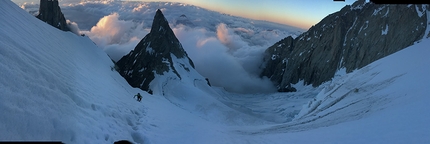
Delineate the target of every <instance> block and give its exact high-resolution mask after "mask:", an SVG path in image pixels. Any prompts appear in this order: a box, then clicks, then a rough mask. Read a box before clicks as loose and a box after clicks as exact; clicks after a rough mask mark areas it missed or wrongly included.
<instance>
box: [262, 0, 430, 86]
mask: <svg viewBox="0 0 430 144" xmlns="http://www.w3.org/2000/svg"><path fill="white" fill-rule="evenodd" d="M428 10H429V6H428V5H387V4H383V5H379V4H373V3H371V2H367V3H366V1H365V0H359V1H356V2H355V3H354V4H352V5H348V6H345V7H344V8H342V9H341V10H340V11H338V12H335V13H333V14H330V15H328V16H327V17H325V18H324V19H323V20H321V21H320V22H319V23H318V24H316V25H315V26H312V27H311V28H310V29H309V30H308V31H307V32H305V33H303V34H301V35H300V36H298V37H297V38H295V39H293V38H292V37H286V38H284V39H282V40H281V41H279V42H277V43H275V44H274V45H273V46H271V47H269V48H268V49H267V50H266V51H265V56H264V63H263V65H262V67H263V68H264V70H263V72H262V73H261V76H267V77H269V78H270V79H271V80H272V81H273V82H274V83H275V84H276V85H277V88H278V91H280V92H290V91H295V88H293V87H291V84H295V83H298V82H299V81H303V82H304V84H305V85H310V84H311V85H313V86H318V85H320V84H322V83H323V82H326V81H328V80H330V79H331V78H332V77H333V76H334V75H335V73H336V72H337V71H339V70H341V69H344V70H346V72H351V71H353V70H355V69H359V68H361V67H363V66H365V65H367V64H369V63H371V62H373V61H375V60H378V59H380V58H382V57H385V56H387V55H390V54H392V53H394V52H397V51H399V50H401V49H403V48H405V47H407V46H410V45H412V44H413V43H414V42H416V41H418V40H420V39H422V38H423V37H428V36H429V35H428V34H429V29H428V28H427V26H428V25H429V23H428V22H429V12H428Z"/></svg>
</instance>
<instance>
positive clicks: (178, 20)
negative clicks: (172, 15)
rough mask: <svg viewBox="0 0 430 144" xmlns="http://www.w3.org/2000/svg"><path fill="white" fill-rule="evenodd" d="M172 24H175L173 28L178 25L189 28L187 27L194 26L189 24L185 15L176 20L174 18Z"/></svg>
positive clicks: (191, 23)
mask: <svg viewBox="0 0 430 144" xmlns="http://www.w3.org/2000/svg"><path fill="white" fill-rule="evenodd" d="M174 24H175V26H176V25H179V24H182V25H185V26H189V27H194V26H195V25H194V23H193V22H191V21H190V20H189V19H188V17H187V16H186V15H185V14H182V15H180V16H179V17H178V18H176V19H175V22H174Z"/></svg>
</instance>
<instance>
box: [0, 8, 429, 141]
mask: <svg viewBox="0 0 430 144" xmlns="http://www.w3.org/2000/svg"><path fill="white" fill-rule="evenodd" d="M390 32H394V30H393V31H390ZM429 46H430V40H429V39H423V40H421V41H420V42H418V43H415V44H414V45H413V46H410V47H408V48H406V49H404V50H401V51H399V52H397V53H394V54H392V55H390V56H387V57H385V58H383V59H380V60H378V61H375V62H373V63H371V64H369V65H368V66H366V67H363V68H362V69H358V70H355V71H353V72H352V73H349V74H342V72H341V71H339V74H338V75H337V76H336V77H334V78H333V80H332V81H330V82H326V83H324V84H323V85H322V86H320V87H317V88H312V87H309V86H303V87H301V88H298V90H299V91H298V92H295V93H273V94H246V95H245V94H235V93H229V92H226V91H225V90H223V89H222V88H217V87H208V86H206V81H204V79H203V80H201V78H202V77H201V76H200V74H198V73H189V75H187V76H185V77H189V78H190V79H186V78H185V77H184V78H183V79H184V80H181V81H174V82H169V79H168V77H167V76H168V75H169V74H166V77H164V78H163V76H159V78H158V79H157V80H160V83H159V84H160V86H159V87H158V88H159V89H157V90H156V91H154V95H150V94H148V93H146V92H144V91H141V90H140V89H136V88H132V87H130V86H129V85H128V83H127V82H126V81H125V80H124V79H123V78H122V77H121V76H120V75H119V74H118V73H117V72H116V71H115V70H113V69H112V67H113V66H114V64H113V63H112V61H111V60H110V58H109V57H108V55H107V54H106V53H105V52H104V51H103V50H102V49H100V48H98V47H97V46H96V45H95V44H94V43H93V42H92V41H91V40H90V39H89V38H88V37H82V36H78V35H75V34H73V33H71V32H63V31H60V30H58V29H56V28H54V27H51V26H49V25H47V24H45V23H43V22H42V21H40V20H38V19H37V18H35V17H34V16H32V15H30V14H29V13H27V12H26V11H24V10H22V9H21V8H20V7H18V6H17V5H16V4H14V3H13V2H11V1H0V114H1V117H0V141H6V140H7V141H10V140H13V141H15V140H21V141H22V140H32V141H34V140H36V141H37V140H52V141H62V142H64V143H67V144H82V143H86V144H104V143H106V144H109V143H110V144H111V143H113V142H114V141H118V140H129V141H131V142H133V143H140V144H143V143H145V144H170V143H187V144H188V143H196V144H200V143H205V144H212V143H213V144H215V143H216V144H218V143H223V144H241V143H258V144H259V143H267V144H277V143H279V144H284V143H323V144H324V143H327V144H333V143H348V144H350V143H357V144H362V143H390V144H393V143H430V123H429V122H430V112H429V111H428V107H429V106H428V104H429V103H430V96H429V93H430V76H429V75H428V74H429V73H430V67H429V66H428V64H429V63H430V57H429V55H430V48H429ZM195 79H197V80H195ZM137 93H141V94H142V96H143V98H142V102H137V101H136V100H135V99H133V95H135V94H137ZM163 93H164V94H163Z"/></svg>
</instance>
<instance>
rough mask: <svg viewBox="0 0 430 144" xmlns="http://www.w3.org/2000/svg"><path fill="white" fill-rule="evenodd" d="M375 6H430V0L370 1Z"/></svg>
mask: <svg viewBox="0 0 430 144" xmlns="http://www.w3.org/2000/svg"><path fill="white" fill-rule="evenodd" d="M370 2H372V3H375V4H430V1H429V0H397V1H395V0H370Z"/></svg>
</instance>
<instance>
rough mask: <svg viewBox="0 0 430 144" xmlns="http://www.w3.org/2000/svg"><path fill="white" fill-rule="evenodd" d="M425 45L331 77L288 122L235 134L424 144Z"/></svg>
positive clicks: (429, 126) (427, 128)
mask: <svg viewBox="0 0 430 144" xmlns="http://www.w3.org/2000/svg"><path fill="white" fill-rule="evenodd" d="M429 46H430V40H429V39H423V40H422V41H421V42H419V43H416V44H415V45H412V46H410V47H408V48H405V49H404V50H401V51H399V52H397V53H394V54H392V55H389V56H387V57H385V58H382V59H380V60H378V61H375V62H373V63H371V64H369V65H368V66H365V67H363V68H362V69H359V70H356V71H354V72H353V73H349V74H346V75H339V76H338V77H335V78H334V79H333V80H332V81H331V82H328V83H326V84H324V86H323V90H322V91H321V92H320V93H319V94H318V95H317V96H316V97H315V99H313V100H311V101H309V102H308V103H307V104H306V105H304V106H303V108H302V110H301V111H300V112H299V113H298V115H296V117H295V119H294V120H293V121H291V122H287V123H283V124H277V125H272V126H267V127H265V126H262V127H259V128H258V127H254V128H249V129H246V130H245V129H243V128H240V129H239V130H238V132H239V133H243V134H246V135H253V136H257V135H264V136H267V138H270V139H277V140H279V141H284V142H286V143H357V144H360V143H429V142H430V137H429V136H430V123H429V121H430V112H428V104H429V103H430V97H429V93H430V89H429V87H430V76H428V74H429V73H430V67H428V66H427V65H428V63H430V58H429V57H428V55H429V54H430V48H429ZM305 137H309V138H308V139H306V138H305Z"/></svg>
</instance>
